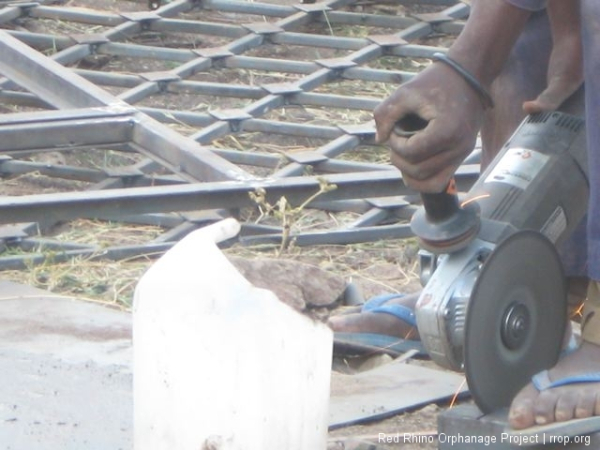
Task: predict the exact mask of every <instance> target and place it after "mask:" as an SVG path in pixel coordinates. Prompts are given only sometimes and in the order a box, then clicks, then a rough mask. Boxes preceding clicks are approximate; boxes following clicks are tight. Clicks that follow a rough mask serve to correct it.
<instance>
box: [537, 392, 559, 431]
mask: <svg viewBox="0 0 600 450" xmlns="http://www.w3.org/2000/svg"><path fill="white" fill-rule="evenodd" d="M557 402H558V395H557V394H556V393H555V392H553V391H543V392H541V393H540V395H538V398H537V401H536V402H535V404H534V414H535V423H536V424H537V425H546V424H548V423H552V422H554V421H555V416H554V412H555V411H556V404H557Z"/></svg>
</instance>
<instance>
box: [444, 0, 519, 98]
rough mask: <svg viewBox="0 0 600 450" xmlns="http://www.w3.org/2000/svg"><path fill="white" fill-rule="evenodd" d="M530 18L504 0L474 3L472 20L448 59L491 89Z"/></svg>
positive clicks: (449, 52)
mask: <svg viewBox="0 0 600 450" xmlns="http://www.w3.org/2000/svg"><path fill="white" fill-rule="evenodd" d="M530 15H531V11H528V10H525V9H522V8H518V7H516V6H513V5H511V4H509V3H507V2H506V1H505V0H473V2H472V8H471V15H470V17H469V20H468V21H467V23H466V25H465V28H464V29H463V31H462V33H461V34H460V35H459V36H458V37H457V38H456V41H455V43H454V44H453V45H452V47H451V48H450V49H449V51H448V55H449V56H450V57H451V58H452V59H454V60H455V61H457V62H458V63H459V64H461V65H462V66H463V67H464V68H466V69H467V70H468V71H469V72H471V74H472V75H473V76H474V77H475V78H477V79H478V80H479V82H480V83H481V84H482V85H483V86H486V87H489V85H490V84H491V83H492V81H493V80H494V78H496V76H498V74H499V73H500V71H501V70H502V67H503V66H504V64H505V62H506V60H507V59H508V55H509V54H510V51H511V50H512V48H513V46H514V44H515V42H516V41H517V39H518V37H519V35H520V34H521V32H522V31H523V29H524V27H525V23H526V22H527V19H529V16H530Z"/></svg>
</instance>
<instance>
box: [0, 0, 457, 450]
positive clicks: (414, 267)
mask: <svg viewBox="0 0 600 450" xmlns="http://www.w3.org/2000/svg"><path fill="white" fill-rule="evenodd" d="M250 1H251V0H250ZM262 1H264V2H266V3H273V4H295V3H298V1H297V0H262ZM362 3H363V4H364V6H359V7H358V8H361V7H364V8H370V11H373V10H375V11H381V13H382V14H392V13H393V14H406V13H410V12H429V11H430V9H428V8H419V7H414V8H413V9H412V10H410V11H407V10H406V9H405V8H404V7H402V6H399V5H397V4H394V2H391V1H388V2H383V1H382V2H369V1H365V2H362ZM68 4H69V5H84V6H87V7H91V8H94V7H97V8H109V9H111V10H115V11H119V12H125V11H137V10H144V8H143V7H140V4H139V3H135V2H130V1H124V0H116V1H111V0H97V1H90V0H70V1H69V2H68ZM143 5H144V4H142V6H143ZM438 9H439V8H438ZM230 18H231V19H232V20H233V19H235V17H233V16H231V17H230ZM223 19H227V14H224V16H223V15H220V17H219V20H223ZM18 26H19V27H23V28H24V29H29V30H35V31H44V27H47V26H48V24H45V23H43V22H39V21H34V20H25V21H22V22H21V23H20V24H19V25H18ZM439 39H440V40H445V41H446V42H448V41H449V38H448V37H443V36H442V37H439ZM260 51H263V52H264V51H268V50H265V49H261V50H260ZM277 51H278V52H285V49H283V50H282V49H278V50H277ZM304 52H305V53H304V54H303V55H297V54H294V55H292V56H293V57H296V58H298V59H300V58H302V59H308V60H310V59H313V58H315V57H317V56H318V57H319V58H323V57H328V56H335V55H334V53H333V52H331V53H330V54H327V52H325V54H324V53H320V54H319V55H315V54H314V51H312V50H310V49H305V50H304ZM261 56H264V55H261ZM278 56H286V57H288V58H289V57H290V55H285V54H284V53H279V54H278ZM131 63H132V62H131V61H127V59H126V58H122V59H120V60H106V59H105V58H104V59H103V57H101V56H98V57H94V58H89V59H88V60H87V61H86V64H89V65H90V66H94V65H98V64H100V65H106V68H107V70H119V71H122V72H127V70H128V64H131ZM147 64H148V66H146V67H143V70H144V71H150V70H157V71H158V70H161V69H163V67H161V66H152V63H151V62H148V63H147ZM237 75H239V74H237ZM273 81H281V80H279V79H273ZM114 93H116V92H114ZM379 94H380V95H381V96H382V97H383V96H384V95H385V92H379ZM179 100H180V101H181V102H183V103H184V104H183V105H182V109H184V108H185V107H186V106H189V104H191V103H193V102H195V103H197V102H198V100H199V99H198V98H197V97H194V98H188V99H186V98H185V97H180V99H179ZM164 101H165V100H164V99H160V98H159V99H156V98H155V99H153V100H149V101H144V102H143V105H144V106H164V104H162V103H161V102H164ZM186 102H187V103H189V104H188V105H185V103H186ZM227 106H229V107H237V106H238V105H236V104H235V102H234V101H232V103H231V104H229V105H227ZM288 112H289V114H291V115H294V114H296V115H302V114H312V115H313V117H312V118H313V119H319V116H318V115H317V113H316V112H314V111H307V110H304V111H301V110H294V109H292V108H290V109H288ZM368 118H369V117H368V114H367V115H366V116H361V117H359V118H357V120H360V121H364V120H368ZM321 120H323V121H324V122H327V121H329V120H330V118H328V117H323V118H321ZM179 131H182V132H183V133H184V134H185V131H186V130H185V129H180V130H179ZM188 132H189V131H188ZM259 143H260V142H259ZM261 144H263V145H262V148H263V149H264V148H265V146H266V145H267V144H266V143H264V142H262V143H261ZM271 144H272V145H273V143H271ZM276 144H277V145H279V146H290V145H296V146H298V148H299V149H300V150H302V149H303V148H304V147H303V142H295V143H294V144H292V143H289V142H277V143H276ZM240 145H257V141H255V142H244V141H240ZM311 145H315V144H314V143H311ZM373 156H375V155H373ZM80 157H81V153H78V154H77V155H76V154H69V153H62V154H61V153H59V154H56V153H50V154H45V155H43V156H38V157H36V156H34V157H32V159H36V158H38V160H47V161H49V162H51V163H57V162H58V163H65V162H68V163H71V164H77V163H78V162H81V161H77V158H80ZM380 157H383V158H385V157H386V156H385V155H383V156H380ZM123 158H127V160H126V161H124V162H123V163H131V162H132V161H134V160H135V156H134V155H127V156H123ZM85 163H86V164H90V161H85ZM84 187H85V185H84V184H82V183H75V182H66V183H62V182H57V181H56V180H51V181H49V180H48V179H46V178H45V177H43V176H39V175H35V174H34V175H27V176H20V177H16V178H12V179H5V180H2V181H1V182H0V192H1V193H2V194H4V195H7V194H8V195H21V194H26V193H43V192H56V191H61V190H74V189H82V188H84ZM328 220H332V219H331V218H330V217H321V216H319V217H317V218H315V217H312V218H311V221H312V223H314V222H315V221H317V222H318V221H322V222H326V221H328ZM310 225H311V223H310V222H309V223H308V225H307V226H310ZM160 231H161V230H155V229H152V228H151V227H148V229H145V230H143V232H142V233H141V235H143V236H144V237H143V238H144V239H147V237H148V236H152V235H153V234H159V233H160ZM53 233H54V235H55V236H60V235H61V234H62V235H66V236H69V238H72V237H73V236H74V235H77V238H78V239H80V240H83V241H85V240H86V239H92V236H93V238H94V239H98V238H99V237H98V236H99V235H101V237H105V238H106V239H114V238H115V235H117V236H118V238H117V239H118V240H120V241H121V242H124V241H125V242H129V241H128V240H129V239H130V240H131V241H132V242H135V239H137V238H138V236H140V230H139V229H129V228H119V227H112V228H110V229H108V228H107V227H106V226H100V225H99V224H97V223H94V222H92V221H76V222H73V223H69V224H62V225H61V226H60V227H58V228H57V229H55V230H54V231H53ZM416 253H417V245H416V243H415V242H414V241H412V240H402V241H387V242H379V243H372V244H355V245H347V246H327V247H321V248H303V249H298V248H292V249H288V250H287V251H286V252H284V253H283V254H282V255H280V256H279V259H278V260H279V261H288V262H291V263H296V262H302V263H309V264H311V265H313V266H314V267H316V268H317V269H316V270H317V272H315V273H316V274H317V276H315V277H314V278H313V279H316V280H318V282H316V283H314V286H313V287H314V291H316V293H315V292H313V293H312V294H307V292H306V291H307V290H310V289H309V287H308V286H307V283H306V280H307V279H311V277H306V276H299V274H298V273H296V269H295V268H294V267H295V266H294V265H293V264H292V265H291V266H290V268H288V269H285V268H283V269H281V270H282V273H281V277H280V278H277V279H278V280H280V281H278V282H274V281H273V279H274V277H273V276H272V273H271V272H269V277H268V278H269V279H268V280H262V281H263V282H264V283H265V284H267V285H268V284H269V283H270V284H271V286H266V287H271V288H273V290H275V291H277V290H278V289H277V287H278V286H279V288H280V291H281V293H280V297H281V296H284V297H285V296H288V297H289V300H287V301H288V303H290V304H292V305H293V306H295V307H297V308H298V309H302V310H305V311H306V310H309V312H310V314H311V315H312V316H313V317H317V318H319V319H321V320H325V319H326V318H327V317H328V316H329V314H332V313H339V312H340V309H343V308H337V303H335V300H336V299H337V297H338V296H339V294H340V293H341V291H342V290H343V288H344V284H345V283H346V282H347V281H349V280H352V281H353V282H355V283H357V284H358V285H359V286H360V289H361V291H362V294H363V296H364V297H365V298H368V297H370V296H372V295H376V294H380V293H387V292H414V291H416V290H418V289H419V288H420V284H419V282H418V264H417V255H416ZM227 254H228V255H230V256H231V257H232V258H234V259H238V260H241V262H238V264H239V266H240V267H242V266H244V264H246V266H247V265H248V263H247V262H246V263H244V261H253V260H259V263H258V265H259V266H260V264H261V263H260V260H266V259H268V258H271V257H273V252H272V251H269V252H264V251H257V250H256V249H248V248H243V247H234V248H231V249H229V250H227ZM150 263H151V261H150V260H148V261H141V262H139V261H138V262H135V263H132V264H133V265H124V264H121V263H94V264H91V263H90V265H88V266H85V267H82V268H81V271H79V270H80V269H79V268H74V267H70V268H69V269H65V268H64V267H63V268H61V269H60V270H59V271H60V272H61V274H60V276H58V275H57V274H56V270H54V269H53V268H52V267H42V268H31V270H28V271H26V272H27V273H22V272H21V273H16V272H12V273H6V274H5V277H6V278H11V279H15V280H16V281H20V282H26V283H29V284H33V285H36V286H38V287H42V288H46V289H50V290H61V289H62V290H65V289H75V293H76V294H77V293H78V294H79V295H82V296H87V297H90V298H96V297H97V296H101V295H102V294H104V293H105V292H111V295H112V297H113V300H114V302H117V303H119V304H120V305H121V306H122V307H126V306H127V300H123V298H127V297H128V296H130V295H131V290H132V288H133V286H134V285H135V280H136V279H137V277H139V275H140V274H141V273H143V271H144V270H145V269H146V267H147V266H148V264H150ZM275 265H277V264H275ZM280 265H281V264H280ZM257 267H258V266H257V263H250V267H249V268H248V267H246V270H247V272H253V273H254V274H255V275H256V274H259V275H260V274H261V273H262V274H264V273H265V271H264V267H263V268H262V269H260V268H257ZM65 272H67V275H68V276H65ZM117 273H118V274H119V276H116V275H115V274H117ZM319 274H320V275H319ZM323 274H328V275H323ZM258 278H260V276H259V277H258ZM84 279H85V281H83V280H84ZM121 280H122V281H121ZM258 283H260V281H258ZM326 283H330V284H326ZM323 284H325V286H323ZM275 285H277V286H275ZM77 289H79V292H77ZM324 292H327V293H328V294H329V298H328V299H323V296H324V295H325V294H324ZM334 293H335V295H334ZM309 297H310V298H309ZM318 298H321V301H320V302H319V301H318ZM315 299H317V300H315ZM302 302H304V304H303V303H302ZM123 305H124V306H123ZM332 305H333V306H332ZM409 363H410V362H409ZM447 407H448V406H447V405H429V406H427V407H425V408H422V409H420V410H417V411H411V412H408V413H405V414H401V415H398V416H395V417H392V418H389V419H387V420H384V421H380V422H376V423H370V424H366V425H361V426H352V427H346V428H341V429H338V430H335V431H332V432H331V433H330V437H331V445H330V448H331V450H334V449H335V450H341V449H350V448H353V446H354V445H355V444H356V443H357V442H367V443H368V442H371V443H377V437H378V435H379V433H388V434H395V433H398V432H399V433H401V434H402V433H416V434H415V435H416V436H417V435H418V436H425V437H428V439H427V440H428V441H431V440H434V439H433V438H432V437H433V436H435V433H436V429H437V425H436V420H437V416H438V414H439V413H440V412H441V411H443V410H445V409H446V408H447ZM430 438H431V439H430ZM378 445H381V448H389V449H394V448H403V449H407V450H414V449H435V448H437V444H436V443H435V442H428V443H423V444H421V443H420V444H400V445H399V444H394V445H387V446H386V445H383V444H378Z"/></svg>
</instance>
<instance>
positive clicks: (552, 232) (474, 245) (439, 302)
mask: <svg viewBox="0 0 600 450" xmlns="http://www.w3.org/2000/svg"><path fill="white" fill-rule="evenodd" d="M588 195H589V183H588V175H587V153H586V142H585V127H584V121H583V119H581V118H579V117H576V116H572V115H568V114H564V113H559V112H552V113H543V114H538V115H533V116H528V117H527V118H526V119H525V120H524V121H523V122H522V123H521V125H520V126H519V128H518V129H517V130H516V131H515V133H514V134H513V135H512V136H511V138H510V139H509V140H508V142H507V143H506V144H505V145H504V146H503V148H502V149H501V150H500V152H499V154H498V156H497V157H496V158H495V159H494V161H493V162H492V163H491V164H490V166H489V167H488V168H487V169H486V170H485V172H484V173H483V174H482V175H481V176H480V178H479V180H478V181H477V182H476V183H475V185H474V186H473V187H472V188H471V190H470V191H469V192H468V194H467V196H466V198H465V199H464V201H463V204H465V203H476V204H477V206H478V209H479V219H480V225H479V228H478V232H477V235H476V236H475V237H474V238H470V239H469V240H465V242H464V245H463V246H462V248H460V246H459V247H457V246H454V248H453V249H452V251H451V253H448V250H447V249H445V248H443V247H442V248H440V249H439V251H436V249H435V248H433V249H432V246H431V239H430V236H427V239H428V247H427V250H428V251H433V252H434V253H439V255H438V256H437V259H438V260H437V264H436V269H435V271H434V272H433V273H432V274H431V276H430V277H429V278H428V281H427V284H426V285H425V287H424V289H423V292H422V294H421V296H420V298H419V301H418V303H417V307H416V319H417V325H418V329H419V335H420V337H421V340H422V341H423V345H424V346H425V348H426V350H427V351H428V353H429V354H430V356H431V358H432V359H433V360H434V361H435V362H436V363H438V364H440V365H441V366H443V367H446V368H449V369H452V370H457V371H463V370H465V364H468V365H471V366H474V365H476V364H477V362H474V361H465V348H464V347H465V333H468V332H469V331H468V329H469V327H470V324H469V323H468V322H467V311H468V308H469V303H470V302H471V301H477V299H473V298H472V295H473V291H474V288H475V286H476V284H477V282H478V278H479V276H480V273H481V270H482V267H483V265H484V264H485V262H486V259H488V257H489V256H490V255H491V254H492V252H494V250H495V248H496V247H497V246H498V245H499V244H500V243H501V242H502V241H504V240H505V239H507V238H508V237H509V236H511V235H513V234H515V233H516V232H519V231H522V230H533V231H534V232H537V233H539V234H542V235H543V236H545V237H546V238H547V240H548V241H549V242H550V243H551V244H553V245H554V246H558V245H560V244H561V243H562V242H564V241H565V239H566V238H567V237H568V236H569V235H570V234H571V233H572V231H573V230H574V228H575V227H576V226H577V225H578V224H579V222H580V221H581V220H582V218H583V216H584V215H585V212H586V209H587V200H588ZM420 215H421V219H420V220H422V217H423V213H421V214H420ZM415 216H417V215H415ZM414 225H415V224H413V230H414V232H415V234H416V235H417V237H418V236H419V229H418V226H416V227H415V226H414ZM515 258H528V255H527V254H523V253H522V252H521V253H516V254H515ZM501 261H502V264H510V258H506V260H505V258H502V259H501ZM531 263H532V264H535V263H536V262H535V261H531ZM487 278H488V279H489V278H490V277H487ZM483 282H484V283H486V282H487V281H486V280H484V281H483ZM510 282H511V280H505V283H510ZM478 292H486V289H485V286H483V288H482V286H479V287H478ZM556 297H557V298H556V299H555V300H554V301H555V303H553V304H555V305H557V308H558V309H561V308H563V306H562V305H566V303H565V301H566V295H565V293H564V292H558V293H556ZM532 305H533V306H532V308H534V309H535V308H536V303H532ZM531 313H532V314H536V312H535V311H531ZM509 314H510V313H509ZM556 314H563V315H564V312H557V313H556ZM469 320H479V318H473V317H470V318H469ZM481 320H487V319H485V318H481ZM486 326H489V327H490V330H491V327H493V326H495V324H494V323H491V319H490V323H483V324H481V323H479V324H478V327H479V328H481V327H483V328H485V327H486ZM532 332H533V333H534V334H535V332H536V330H533V331H532ZM497 336H499V334H498V333H494V332H490V334H489V339H496V338H497ZM533 339H535V336H533ZM550 353H552V352H550ZM470 357H471V358H476V355H473V354H472V355H470ZM500 363H502V361H500ZM550 363H552V362H550ZM470 369H471V368H470ZM517 370H518V369H517ZM523 370H524V371H528V370H530V369H529V368H527V367H526V368H524V369H523ZM470 373H471V375H472V377H473V376H475V377H476V373H477V372H476V369H475V370H474V371H471V370H470ZM520 378H522V377H519V379H520ZM499 381H500V382H501V380H499Z"/></svg>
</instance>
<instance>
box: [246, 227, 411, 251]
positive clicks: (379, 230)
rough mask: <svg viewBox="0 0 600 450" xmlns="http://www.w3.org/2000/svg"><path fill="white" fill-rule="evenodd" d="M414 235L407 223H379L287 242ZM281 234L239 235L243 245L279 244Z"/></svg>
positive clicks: (354, 241) (357, 240)
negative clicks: (373, 225)
mask: <svg viewBox="0 0 600 450" xmlns="http://www.w3.org/2000/svg"><path fill="white" fill-rule="evenodd" d="M412 236H414V234H413V232H412V231H411V230H410V226H409V225H379V226H375V227H364V228H354V229H347V230H328V231H313V232H303V233H301V234H298V235H292V236H290V238H289V240H288V242H289V243H293V244H294V245H296V246H299V247H305V246H309V245H347V244H358V243H362V242H374V241H380V240H385V239H405V238H408V237H412ZM282 239H283V236H282V235H281V234H263V235H256V236H252V237H241V238H240V242H241V243H242V244H244V245H261V244H263V245H264V244H273V245H274V244H279V243H281V241H282Z"/></svg>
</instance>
